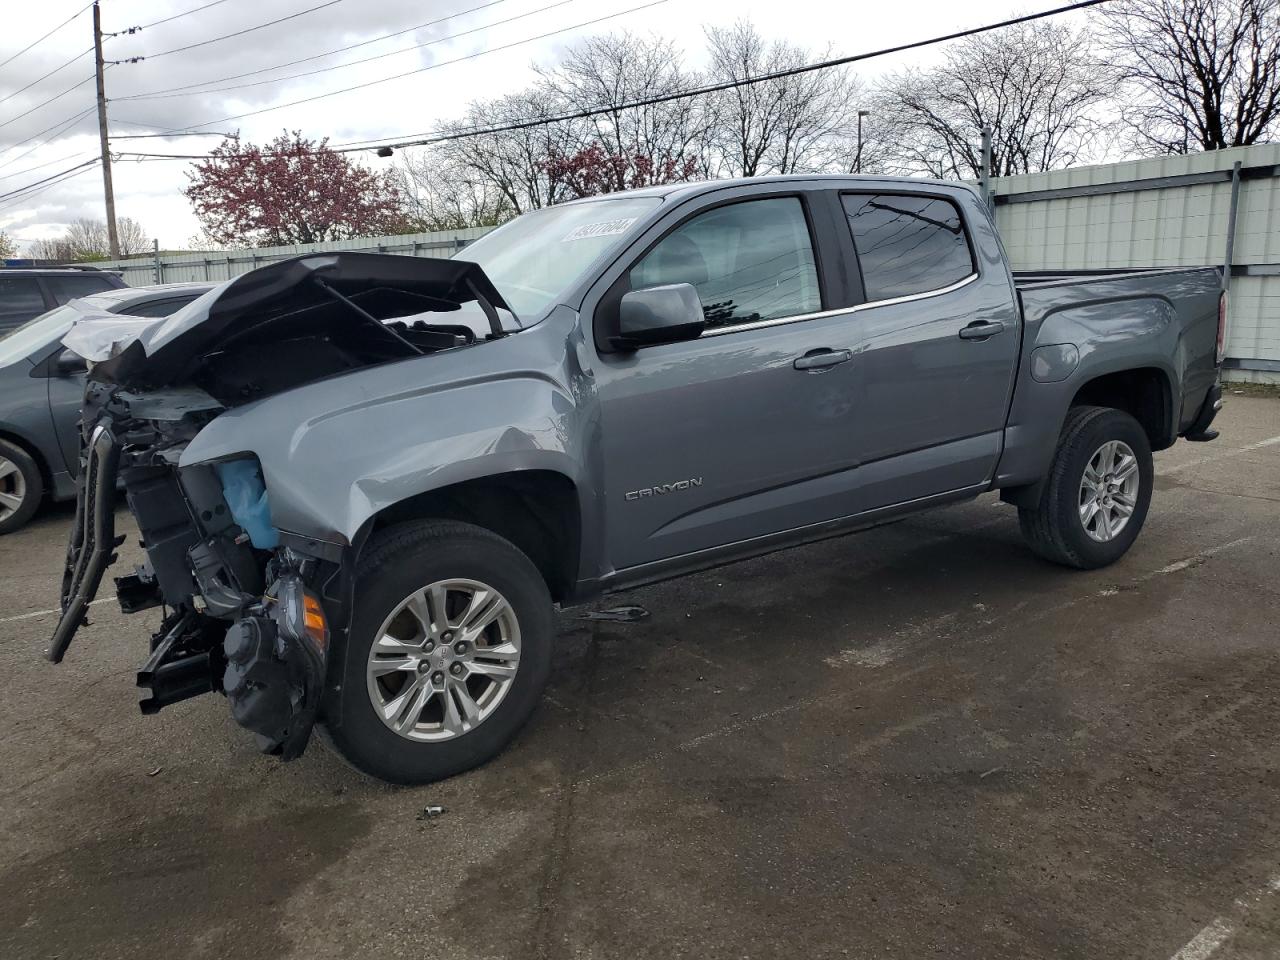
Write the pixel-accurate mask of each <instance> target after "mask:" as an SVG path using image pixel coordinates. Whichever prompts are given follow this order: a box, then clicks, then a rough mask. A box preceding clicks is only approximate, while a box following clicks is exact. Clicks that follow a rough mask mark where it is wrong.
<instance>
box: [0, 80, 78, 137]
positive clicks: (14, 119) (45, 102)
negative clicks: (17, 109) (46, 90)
mask: <svg viewBox="0 0 1280 960" xmlns="http://www.w3.org/2000/svg"><path fill="white" fill-rule="evenodd" d="M95 76H97V74H94V73H91V74H89V76H87V77H85V78H84V79H83V80H77V81H76V82H75V83H73V84H72V85H71V86H69V87H67V89H65V90H63V91H62V92H61V93H59V94H55V95H54V96H52V97H50V98H49V99H48V100H42V101H41V102H40V103H37V104H36V105H35V106H34V107H32V108H31V109H29V110H24V111H23V112H22V113H20V114H18V115H17V116H16V117H10V118H9V119H8V120H6V121H4V123H0V128H3V127H7V126H8V125H9V124H11V123H15V122H17V121H18V120H21V119H22V118H23V117H25V116H28V115H30V114H33V113H35V112H36V111H37V110H39V109H40V108H41V107H44V106H47V105H48V104H51V103H53V101H55V100H61V99H62V98H63V97H65V96H66V95H67V94H68V93H70V92H71V91H72V90H74V89H76V88H77V87H80V86H83V85H84V84H86V83H88V82H89V81H90V80H92V79H93V78H94V77H95Z"/></svg>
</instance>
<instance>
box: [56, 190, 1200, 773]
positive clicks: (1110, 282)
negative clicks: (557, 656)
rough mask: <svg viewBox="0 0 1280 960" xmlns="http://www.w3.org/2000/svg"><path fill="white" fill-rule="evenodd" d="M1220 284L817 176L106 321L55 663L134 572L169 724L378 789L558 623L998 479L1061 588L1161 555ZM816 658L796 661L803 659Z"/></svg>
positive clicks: (621, 209)
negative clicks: (111, 579) (1051, 257)
mask: <svg viewBox="0 0 1280 960" xmlns="http://www.w3.org/2000/svg"><path fill="white" fill-rule="evenodd" d="M1224 324H1225V298H1223V297H1222V296H1221V279H1220V275H1219V273H1218V271H1217V270H1215V269H1210V268H1205V269H1184V270H1150V271H1141V272H1132V273H1125V274H1116V275H1090V274H1081V275H1076V276H1037V277H1028V278H1019V277H1016V276H1014V275H1013V274H1012V273H1011V272H1010V269H1009V266H1008V263H1007V261H1006V259H1005V255H1004V251H1003V249H1002V248H1001V244H1000V239H999V237H998V236H997V234H996V230H995V227H994V225H993V223H992V220H991V218H990V216H989V215H988V212H987V210H986V208H985V207H984V205H983V204H982V203H981V202H980V200H979V199H978V198H977V197H976V196H975V195H974V194H973V193H972V192H971V191H970V190H968V189H967V188H965V187H963V186H958V185H955V184H946V183H941V182H933V181H921V180H895V179H871V178H850V177H838V178H833V177H790V178H765V179H756V180H749V181H723V182H713V183H699V184H679V185H673V186H664V187H657V188H652V189H645V190H639V191H633V192H628V193H620V194H614V195H611V196H607V197H602V198H595V199H590V200H583V201H577V202H574V203H568V204H564V205H562V206H557V207H552V208H549V209H545V210H539V211H535V212H533V213H529V214H526V215H525V216H522V217H520V218H518V219H516V220H514V221H512V222H511V223H508V224H506V225H505V226H503V227H501V228H500V229H498V230H495V231H493V232H492V233H490V234H488V235H487V236H485V237H484V238H483V239H481V240H479V241H478V242H476V243H475V244H473V245H472V246H470V247H468V248H467V250H466V251H465V259H456V260H428V259H414V258H408V257H396V256H385V255H371V254H354V253H353V254H347V253H335V254H315V255H310V256H305V257H299V258H296V259H293V260H288V261H284V262H281V263H276V264H273V265H271V266H267V267H263V268H261V269H259V270H255V271H253V272H252V273H248V274H245V275H244V276H241V277H239V278H237V279H235V280H233V281H230V282H228V283H226V284H224V285H222V286H220V287H217V288H215V289H213V290H211V291H210V292H209V293H207V294H205V295H204V296H202V297H201V298H200V299H198V300H196V301H195V302H194V303H192V304H191V305H189V306H187V307H185V308H183V309H182V310H180V311H179V312H177V313H175V314H174V315H173V316H171V317H169V318H167V319H154V320H152V319H138V320H128V319H122V318H120V317H118V316H115V317H113V316H103V317H101V318H96V319H95V318H88V319H86V320H84V321H81V322H80V323H78V324H77V325H76V326H75V327H74V328H73V329H72V330H71V331H70V333H69V334H68V335H67V337H66V338H65V340H64V343H65V344H66V346H67V347H68V348H69V349H71V350H73V351H75V352H76V353H79V354H80V355H81V356H83V357H84V358H85V359H86V360H87V361H88V363H89V379H88V382H87V387H86V395H85V406H84V410H83V427H82V429H83V438H82V466H81V471H80V480H79V483H80V491H79V500H78V509H77V514H76V520H75V526H74V530H73V533H72V536H71V543H70V547H69V550H68V558H67V567H66V572H65V577H64V581H63V588H62V608H63V615H62V618H61V620H60V622H59V624H58V626H57V628H56V631H55V634H54V637H53V642H52V645H51V647H50V649H49V652H48V655H49V657H50V659H52V660H54V661H58V660H60V659H61V658H62V657H63V655H64V654H65V652H66V650H67V647H68V644H69V643H70V641H71V639H72V636H73V634H74V633H75V631H76V629H77V628H78V627H79V626H80V625H81V624H82V623H83V622H84V621H85V614H86V610H87V604H88V603H89V601H90V600H91V599H92V598H93V596H94V594H95V593H96V591H97V589H98V586H99V584H100V581H101V579H102V577H103V575H104V572H105V569H106V567H107V565H108V564H109V563H110V562H111V560H112V559H113V551H114V550H115V548H116V546H117V545H118V544H119V542H120V539H119V538H117V536H116V532H115V527H114V520H113V496H112V494H113V491H114V490H115V488H116V485H117V482H121V481H122V482H123V486H124V488H125V490H126V493H127V497H128V502H129V508H130V509H131V510H132V512H133V514H134V516H135V518H136V520H137V524H138V527H139V529H140V531H141V536H142V540H143V545H144V546H145V549H146V553H147V557H148V561H147V563H146V564H144V565H143V566H141V567H139V568H137V569H136V570H135V571H133V572H132V573H129V574H127V575H125V576H122V577H119V578H117V579H116V581H115V582H116V590H117V595H118V598H119V601H120V604H121V606H122V607H123V609H124V610H125V611H126V612H133V611H139V610H144V609H148V608H151V607H156V608H159V609H160V610H162V611H163V617H162V619H161V621H160V624H159V629H158V631H157V632H156V633H155V635H154V638H153V640H152V644H151V652H150V657H149V658H148V659H147V661H146V663H145V664H144V665H143V666H142V668H141V670H140V672H139V674H138V683H139V685H140V686H141V687H143V688H145V689H147V690H149V691H150V694H149V698H148V699H146V700H144V701H143V702H142V709H143V711H144V712H145V713H151V712H154V711H156V710H158V709H160V708H161V707H163V706H165V705H166V704H170V703H173V702H175V701H178V700H182V699H185V698H187V697H191V696H195V695H197V694H201V693H205V692H208V691H217V692H220V693H222V694H223V695H225V696H226V698H227V700H228V701H229V703H230V707H231V711H232V714H233V716H234V717H235V718H236V720H237V721H238V722H239V723H240V724H242V725H243V726H245V727H246V728H248V729H249V730H251V731H252V732H253V733H254V734H255V735H256V736H257V738H258V742H259V744H260V746H261V747H262V749H264V750H265V751H268V752H272V753H277V754H279V755H281V756H283V757H284V758H286V759H289V758H293V757H296V756H298V755H299V754H301V752H302V750H303V748H304V747H305V745H306V744H307V742H308V739H309V737H310V735H311V732H312V729H313V727H316V726H317V725H318V727H319V729H320V730H321V731H322V732H323V733H325V734H326V735H327V737H328V739H329V740H330V741H331V742H332V743H333V744H334V745H336V747H337V748H338V750H340V751H341V753H342V754H343V755H344V756H345V757H347V759H348V760H350V762H352V763H353V764H355V765H356V766H357V767H359V768H360V769H361V770H364V771H367V772H368V773H370V774H373V775H374V776H377V777H381V778H383V779H386V780H390V781H397V782H402V783H421V782H426V781H431V780H435V779H438V778H441V777H446V776H449V775H451V774H454V773H457V772H459V771H462V770H465V769H467V768H469V767H472V766H474V765H476V764H478V763H481V762H483V761H484V760H486V759H487V758H489V757H491V756H493V755H494V754H495V753H497V752H498V751H499V750H501V749H502V748H503V746H504V745H505V744H506V743H507V742H508V741H509V740H510V739H511V737H512V736H513V735H514V734H515V733H516V731H517V730H518V729H519V728H520V726H521V725H522V724H523V723H524V722H525V720H526V719H527V718H528V716H529V715H530V713H531V711H532V710H533V709H534V706H535V703H536V701H537V700H538V698H539V696H540V692H541V689H542V687H543V685H544V684H545V682H546V679H547V675H548V671H549V669H550V662H551V645H552V638H553V632H554V629H553V623H554V621H553V616H552V614H553V605H554V604H561V605H571V604H578V603H582V602H584V601H588V600H591V599H592V598H595V597H598V596H600V595H601V594H603V593H605V592H608V591H614V590H620V589H624V588H627V587H632V586H636V585H638V584H644V583H650V582H653V581H657V580H661V579H664V578H669V577H674V576H678V575H680V574H683V573H686V572H689V571H693V570H697V569H701V568H705V567H709V566H712V565H716V564H723V563H726V562H729V561H732V560H736V559H739V558H743V557H748V556H752V555H756V554H760V553H764V552H766V551H770V550H776V549H779V548H781V547H786V546H791V545H793V544H797V543H803V542H806V541H811V540H816V539H819V538H823V537H830V536H833V535H835V534H839V533H844V532H846V531H850V530H855V529H858V528H863V527H868V526H872V525H875V524H881V523H885V522H887V521H890V520H894V519H897V518H899V517H902V516H905V515H908V514H911V513H914V512H916V511H919V510H923V509H925V508H928V507H932V506H936V505H939V504H944V503H950V502H953V501H957V500H962V499H964V498H968V497H974V496H977V495H978V494H980V493H983V492H984V491H989V490H999V491H1000V495H1001V496H1002V497H1003V498H1004V499H1005V500H1006V501H1009V502H1010V503H1013V504H1016V506H1017V507H1018V515H1019V519H1020V522H1021V526H1022V530H1023V532H1024V534H1025V535H1026V539H1027V541H1028V542H1029V544H1030V546H1031V549H1032V550H1033V551H1034V552H1035V553H1037V554H1039V555H1040V556H1041V557H1044V558H1046V559H1048V560H1051V561H1055V562H1057V563H1060V564H1064V565H1067V566H1070V567H1077V568H1087V567H1098V566H1101V565H1104V564H1108V563H1111V562H1113V561H1114V560H1116V559H1117V558H1119V557H1120V556H1121V555H1123V554H1124V552H1125V551H1126V550H1127V549H1128V548H1129V546H1130V545H1131V544H1132V543H1133V541H1134V539H1135V538H1136V537H1137V535H1138V532H1139V530H1140V529H1141V527H1142V524H1143V520H1144V519H1145V517H1146V513H1147V508H1148V505H1149V503H1150V500H1151V491H1152V458H1151V452H1152V451H1153V450H1159V449H1163V448H1165V447H1168V446H1170V445H1171V444H1173V443H1174V442H1175V441H1176V440H1177V439H1178V438H1179V437H1186V438H1187V439H1190V440H1208V439H1211V438H1212V437H1213V436H1214V432H1213V431H1212V430H1211V428H1210V423H1211V421H1212V420H1213V418H1214V415H1215V413H1216V411H1217V409H1218V407H1219V406H1220V402H1221V401H1220V391H1219V388H1218V385H1217V379H1218V367H1219V363H1220V360H1221V351H1222V335H1223V328H1224ZM795 642H797V643H799V642H802V640H800V639H796V641H795Z"/></svg>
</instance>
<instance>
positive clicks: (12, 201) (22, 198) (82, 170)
mask: <svg viewBox="0 0 1280 960" xmlns="http://www.w3.org/2000/svg"><path fill="white" fill-rule="evenodd" d="M97 165H98V160H97V158H96V157H95V158H94V160H93V161H92V163H90V164H89V166H86V167H81V168H80V169H78V170H73V171H72V172H70V173H67V174H65V175H64V176H63V177H62V178H61V179H59V180H55V181H53V182H51V183H47V184H45V185H44V186H42V187H37V188H36V189H34V190H30V191H28V192H27V193H24V194H23V195H22V196H20V197H12V198H11V199H9V200H8V201H7V202H5V203H4V206H13V205H14V204H18V203H25V202H26V201H28V200H30V199H31V198H32V197H37V196H39V195H40V194H42V193H45V192H46V191H48V190H52V189H53V188H54V187H57V186H61V185H62V184H64V183H66V182H67V181H68V180H74V179H75V178H76V177H79V176H83V175H84V174H86V173H88V172H89V171H90V170H92V169H93V168H94V167H96V166H97Z"/></svg>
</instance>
